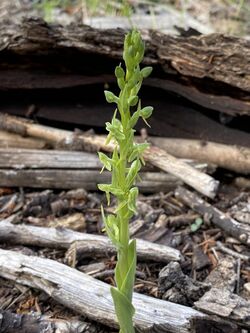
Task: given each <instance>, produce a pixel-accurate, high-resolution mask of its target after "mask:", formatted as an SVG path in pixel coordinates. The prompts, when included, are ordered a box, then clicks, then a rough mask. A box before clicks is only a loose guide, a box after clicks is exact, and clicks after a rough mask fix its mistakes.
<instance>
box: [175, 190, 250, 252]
mask: <svg viewBox="0 0 250 333" xmlns="http://www.w3.org/2000/svg"><path fill="white" fill-rule="evenodd" d="M175 196H176V198H178V199H180V200H181V201H182V202H183V203H185V204H186V205H188V206H189V207H190V208H192V209H193V210H194V211H196V212H198V213H199V214H202V215H206V216H207V217H208V218H209V219H211V221H212V222H213V223H214V224H215V225H216V226H217V227H219V228H221V229H223V230H224V231H225V232H226V233H228V234H229V235H231V236H233V237H234V238H236V239H238V240H239V241H240V242H242V243H244V244H246V245H248V246H249V245H250V226H248V225H244V224H242V223H239V222H237V221H236V220H234V219H233V218H231V217H230V216H228V215H226V214H225V213H223V212H222V211H220V210H219V209H217V208H215V207H213V206H212V205H211V204H209V203H208V202H206V201H205V200H203V199H202V198H201V197H199V196H198V195H197V194H195V193H193V192H191V191H189V190H187V189H185V188H184V187H179V188H177V189H176V191H175Z"/></svg>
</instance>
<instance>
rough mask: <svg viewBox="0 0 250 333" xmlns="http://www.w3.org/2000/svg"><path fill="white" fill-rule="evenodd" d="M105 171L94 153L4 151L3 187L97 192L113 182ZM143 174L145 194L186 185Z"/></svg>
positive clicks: (197, 166) (202, 166)
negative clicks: (100, 185)
mask: <svg viewBox="0 0 250 333" xmlns="http://www.w3.org/2000/svg"><path fill="white" fill-rule="evenodd" d="M187 163H188V164H190V165H192V166H193V167H195V169H197V170H202V171H203V170H204V169H205V170H206V169H207V165H206V164H204V163H203V164H201V163H198V164H197V163H194V162H191V161H190V162H187ZM101 168H102V164H101V163H100V161H99V159H98V157H97V154H93V153H86V152H75V151H62V150H45V149H44V150H36V149H15V148H9V149H1V148H0V186H7V187H13V186H14V187H33V188H36V187H38V188H60V189H67V188H68V189H71V188H79V184H81V187H83V188H85V189H86V190H96V188H97V184H98V183H99V184H103V183H107V182H110V175H109V173H107V172H103V173H101V174H100V170H101ZM151 169H152V168H151ZM143 170H144V171H142V172H141V174H140V178H141V180H140V181H139V182H138V184H137V185H138V187H139V188H140V190H141V192H147V193H154V192H167V191H171V190H173V189H175V188H176V187H177V186H178V185H182V184H183V182H182V181H180V180H178V179H177V178H176V177H175V176H172V175H169V174H167V173H163V172H152V171H151V172H149V171H147V170H149V168H147V167H146V168H143Z"/></svg>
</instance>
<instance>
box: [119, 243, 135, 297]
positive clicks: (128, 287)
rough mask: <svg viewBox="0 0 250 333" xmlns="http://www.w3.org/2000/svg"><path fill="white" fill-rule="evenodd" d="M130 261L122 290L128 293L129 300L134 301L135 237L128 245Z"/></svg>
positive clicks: (125, 293)
mask: <svg viewBox="0 0 250 333" xmlns="http://www.w3.org/2000/svg"><path fill="white" fill-rule="evenodd" d="M128 263H129V269H128V272H127V275H126V277H125V279H124V281H123V283H122V287H121V292H122V293H123V294H124V295H126V297H127V299H128V300H129V301H132V294H133V286H134V280H135V271H136V240H135V239H133V240H132V241H131V242H130V243H129V247H128Z"/></svg>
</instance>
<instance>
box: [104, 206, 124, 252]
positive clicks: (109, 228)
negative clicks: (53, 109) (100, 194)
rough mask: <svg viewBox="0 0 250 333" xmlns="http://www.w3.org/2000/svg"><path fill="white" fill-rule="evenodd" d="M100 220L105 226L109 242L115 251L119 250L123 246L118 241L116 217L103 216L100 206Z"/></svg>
mask: <svg viewBox="0 0 250 333" xmlns="http://www.w3.org/2000/svg"><path fill="white" fill-rule="evenodd" d="M101 214H102V220H103V223H104V226H105V230H106V232H107V235H108V237H109V239H110V240H111V242H112V243H113V244H114V245H115V246H116V248H117V249H119V250H120V249H121V248H122V247H123V245H122V244H121V242H120V240H119V227H118V223H117V217H116V216H115V215H108V216H107V217H106V216H105V213H104V209H103V206H101Z"/></svg>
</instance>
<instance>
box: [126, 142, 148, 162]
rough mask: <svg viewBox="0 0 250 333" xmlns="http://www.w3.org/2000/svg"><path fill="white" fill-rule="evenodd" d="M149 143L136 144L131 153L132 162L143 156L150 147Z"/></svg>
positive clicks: (129, 159) (130, 160)
mask: <svg viewBox="0 0 250 333" xmlns="http://www.w3.org/2000/svg"><path fill="white" fill-rule="evenodd" d="M149 146H150V145H149V143H147V142H145V143H139V144H134V146H133V149H132V151H131V153H130V155H129V158H128V161H129V162H132V161H133V160H134V159H135V158H141V155H142V154H143V152H144V151H145V150H146V149H147V148H148V147H149Z"/></svg>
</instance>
